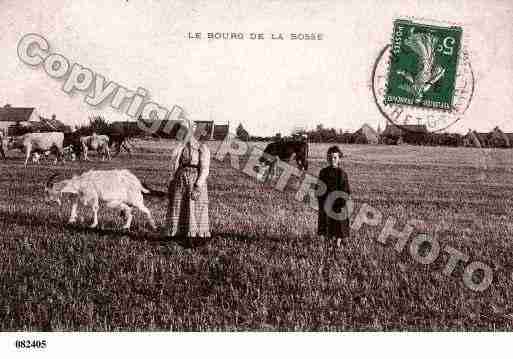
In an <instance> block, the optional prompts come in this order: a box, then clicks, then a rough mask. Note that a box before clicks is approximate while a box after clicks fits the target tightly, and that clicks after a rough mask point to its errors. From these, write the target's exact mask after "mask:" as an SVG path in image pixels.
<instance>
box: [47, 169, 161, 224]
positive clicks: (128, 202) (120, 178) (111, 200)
mask: <svg viewBox="0 0 513 359" xmlns="http://www.w3.org/2000/svg"><path fill="white" fill-rule="evenodd" d="M56 176H57V175H53V176H52V177H50V179H49V180H48V182H47V183H46V190H45V192H46V200H47V201H48V202H57V203H58V204H59V205H60V204H61V195H62V194H63V193H68V194H71V195H72V196H73V197H74V200H73V205H72V207H71V216H70V218H69V223H74V222H76V220H77V207H78V202H79V201H80V202H81V203H82V205H84V206H90V207H91V208H92V210H93V215H94V218H93V223H92V224H91V226H90V227H91V228H96V226H97V225H98V209H99V202H100V201H102V202H105V203H106V204H107V206H108V207H110V208H119V209H121V210H122V211H123V212H124V213H125V216H126V223H125V225H124V226H123V228H124V229H129V228H130V225H131V223H132V218H133V217H132V207H135V208H138V209H139V210H140V211H141V212H143V213H144V214H145V215H146V217H147V218H148V221H149V222H150V225H151V227H152V228H153V229H156V226H155V221H154V220H153V217H152V216H151V213H150V210H149V209H148V208H147V207H146V206H145V205H144V200H143V195H142V194H143V193H150V191H151V190H149V189H148V188H145V187H144V186H143V185H142V184H141V182H140V181H139V179H137V177H136V176H135V175H133V174H132V173H131V172H130V171H128V170H125V169H123V170H90V171H87V172H84V173H83V174H82V175H80V176H73V178H71V179H68V180H63V181H60V182H56V183H53V180H54V179H55V177H56Z"/></svg>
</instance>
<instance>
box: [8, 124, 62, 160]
mask: <svg viewBox="0 0 513 359" xmlns="http://www.w3.org/2000/svg"><path fill="white" fill-rule="evenodd" d="M63 141H64V134H63V133H62V132H41V133H39V132H33V133H26V134H24V135H22V136H18V137H11V138H10V139H9V141H8V143H7V148H8V149H10V150H11V149H15V148H18V149H20V150H22V151H23V152H25V166H27V163H28V160H29V158H30V155H31V154H32V153H33V152H43V153H44V152H46V151H53V152H54V153H55V156H56V158H57V159H58V160H61V161H62V162H63V163H64V162H65V161H64V156H63V149H62V143H63Z"/></svg>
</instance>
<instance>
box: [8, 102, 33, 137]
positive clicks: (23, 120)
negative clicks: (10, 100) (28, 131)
mask: <svg viewBox="0 0 513 359" xmlns="http://www.w3.org/2000/svg"><path fill="white" fill-rule="evenodd" d="M30 122H39V116H38V115H37V112H36V109H35V108H33V107H12V106H11V105H9V104H7V105H5V106H4V107H0V130H2V131H3V132H4V133H5V134H6V135H8V136H13V135H16V134H17V131H19V128H22V127H24V126H27V125H28V124H29V123H30Z"/></svg>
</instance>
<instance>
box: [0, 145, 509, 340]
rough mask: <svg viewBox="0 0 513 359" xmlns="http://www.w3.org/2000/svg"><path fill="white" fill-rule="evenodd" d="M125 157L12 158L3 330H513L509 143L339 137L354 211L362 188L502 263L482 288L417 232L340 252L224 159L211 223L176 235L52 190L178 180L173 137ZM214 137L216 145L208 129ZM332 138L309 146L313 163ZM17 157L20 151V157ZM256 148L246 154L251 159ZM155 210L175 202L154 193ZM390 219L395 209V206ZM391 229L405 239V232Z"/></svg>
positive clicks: (362, 239) (300, 209)
mask: <svg viewBox="0 0 513 359" xmlns="http://www.w3.org/2000/svg"><path fill="white" fill-rule="evenodd" d="M138 145H139V146H140V147H139V149H138V151H137V154H135V155H134V156H132V157H131V158H128V156H126V155H121V156H119V157H118V158H116V159H114V160H113V161H112V162H109V163H107V162H105V163H101V162H92V163H87V164H84V163H67V164H66V165H65V166H62V165H58V166H53V165H50V164H49V163H47V164H43V165H29V166H28V167H27V168H24V167H23V161H22V159H21V156H19V155H18V154H16V153H13V152H11V153H9V154H8V155H10V156H11V158H10V159H8V160H7V161H5V162H0V168H1V170H0V182H1V186H0V193H1V195H0V233H1V241H0V253H2V259H1V260H0V274H1V280H0V330H2V331H17V330H30V331H49V330H54V331H70V330H73V331H78V330H80V331H118V330H128V331H132V330H148V331H153V330H187V331H189V330H306V331H310V330H406V329H408V330H494V329H495V330H512V329H513V304H512V300H513V285H512V282H513V275H512V274H513V264H512V261H511V258H512V257H513V245H512V234H513V221H512V201H511V199H512V198H513V172H512V169H513V156H512V151H511V150H494V149H470V148H436V147H410V146H364V145H362V146H359V145H342V146H341V148H342V150H343V151H344V153H345V155H346V157H345V159H344V161H343V164H344V167H345V169H346V171H347V173H348V174H349V179H350V183H351V187H352V192H353V198H354V200H355V205H356V209H355V214H356V213H357V212H358V210H359V208H360V207H361V205H362V204H363V203H366V204H368V205H371V206H373V207H375V208H376V209H379V211H380V212H381V213H382V214H383V216H384V219H386V218H388V217H390V216H393V217H394V218H396V219H397V224H396V227H397V229H401V228H402V227H403V226H404V224H405V223H406V222H407V221H408V220H410V219H421V220H424V221H425V222H426V224H427V230H428V231H429V232H434V231H435V230H436V238H437V240H438V241H439V243H440V245H441V247H442V248H444V247H446V246H448V245H450V246H451V247H453V248H456V249H458V250H459V251H461V252H463V253H465V254H466V255H468V257H469V259H470V260H469V262H472V261H481V262H484V263H486V264H487V265H489V266H490V267H491V268H492V269H493V273H494V278H493V282H492V284H491V285H490V287H489V288H488V289H486V290H485V291H482V292H476V291H472V290H470V289H469V288H467V287H466V286H465V285H464V283H463V281H462V273H463V269H464V267H463V266H462V265H461V264H460V265H458V266H457V267H456V269H455V271H454V273H453V274H452V275H451V276H445V275H443V274H442V270H443V268H444V267H445V264H446V263H447V260H448V257H449V255H448V254H447V253H445V252H444V251H443V250H442V251H441V254H440V256H439V258H438V259H437V260H436V261H434V262H433V263H432V264H429V265H424V264H420V263H418V262H416V261H414V260H413V259H412V256H411V255H410V253H409V250H408V246H406V247H405V249H404V250H403V251H402V252H401V253H397V252H396V251H395V250H394V248H393V245H383V244H381V243H379V242H377V241H376V239H377V238H378V235H379V233H380V231H381V229H382V227H383V226H382V225H379V226H375V227H372V226H367V225H364V226H363V227H362V228H361V229H360V230H359V231H358V232H354V233H352V237H351V238H350V240H349V242H348V243H347V244H346V245H345V246H344V247H342V248H341V249H340V250H339V251H338V252H337V255H336V258H335V259H333V258H332V257H330V256H327V255H326V248H325V246H324V244H323V242H321V241H320V240H319V238H317V237H316V235H315V233H316V220H317V218H316V212H315V211H314V210H313V209H310V208H309V207H308V206H306V205H305V204H304V203H302V202H298V201H296V200H295V199H294V196H295V194H296V191H297V188H298V186H299V183H300V180H298V179H295V180H292V181H291V183H290V185H289V186H288V187H287V188H286V190H285V191H284V192H281V191H277V190H275V189H273V188H272V187H271V186H265V185H263V184H261V183H258V182H256V181H255V180H254V179H252V178H250V177H248V176H246V175H245V174H243V173H241V171H238V170H236V169H234V168H232V167H231V166H230V162H229V159H228V158H226V160H225V161H224V162H219V161H216V160H215V159H213V160H212V166H211V175H210V178H209V195H210V200H211V202H210V218H211V229H212V232H213V237H212V239H211V240H210V241H208V242H197V243H195V244H194V245H193V246H192V247H191V246H189V245H188V244H187V243H181V242H175V241H167V240H163V239H161V238H160V237H159V235H158V233H155V232H152V231H151V230H150V228H149V226H148V225H147V224H146V223H145V221H144V217H143V216H141V214H140V213H137V214H136V216H135V219H134V223H133V224H132V229H131V231H130V232H123V231H121V230H120V229H119V228H120V227H121V224H122V221H123V220H122V218H120V217H119V213H117V212H116V211H113V210H109V209H105V208H101V209H100V217H99V221H100V226H101V227H102V228H101V229H99V230H95V231H92V230H88V229H87V225H88V224H89V223H90V221H91V220H92V219H91V213H90V212H87V215H86V219H85V221H86V223H81V224H77V225H74V226H70V225H65V223H66V221H67V219H68V216H69V212H70V204H69V203H65V204H64V205H63V207H61V208H57V207H52V206H50V205H47V204H45V202H44V201H43V200H42V197H43V184H44V182H45V180H46V179H47V178H48V177H49V176H50V175H51V174H52V173H54V172H55V171H58V172H59V173H62V174H63V175H65V176H71V174H73V173H79V172H81V171H83V170H86V169H89V168H128V169H130V170H132V171H133V172H134V173H135V174H136V175H137V176H138V177H139V178H140V179H141V180H143V181H145V182H147V183H148V184H149V185H151V186H153V187H155V188H158V189H162V190H164V189H166V186H167V182H168V179H169V178H168V177H169V174H168V171H167V168H168V161H169V148H170V146H171V145H172V143H171V142H166V141H159V142H140V143H139V144H138ZM209 145H210V146H211V148H212V151H213V152H215V149H216V148H217V146H218V145H219V144H218V143H210V144H209ZM327 147H328V145H326V144H323V145H312V146H311V149H310V156H311V166H310V167H311V168H310V169H309V172H310V173H311V174H313V175H317V173H318V172H319V170H320V168H321V167H322V166H324V165H325V162H324V157H325V152H326V149H327ZM16 156H17V158H15V157H16ZM241 162H242V163H244V162H243V161H241ZM146 203H147V204H148V207H149V208H150V210H151V211H152V213H153V215H154V217H155V219H156V221H157V225H159V224H161V223H162V222H163V219H164V215H165V208H166V205H167V203H166V201H165V200H162V199H159V198H148V199H147V200H146ZM383 223H384V220H383ZM392 243H394V242H392Z"/></svg>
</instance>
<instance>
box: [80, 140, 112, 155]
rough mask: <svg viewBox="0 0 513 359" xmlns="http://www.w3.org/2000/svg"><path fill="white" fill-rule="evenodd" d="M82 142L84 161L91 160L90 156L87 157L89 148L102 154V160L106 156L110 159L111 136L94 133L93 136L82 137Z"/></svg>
mask: <svg viewBox="0 0 513 359" xmlns="http://www.w3.org/2000/svg"><path fill="white" fill-rule="evenodd" d="M80 143H81V148H82V153H83V155H84V161H89V157H87V151H88V150H94V151H97V152H98V154H101V155H102V161H104V160H105V157H107V159H108V160H109V161H110V150H109V136H107V135H97V134H96V133H93V134H92V135H91V136H83V137H80Z"/></svg>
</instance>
